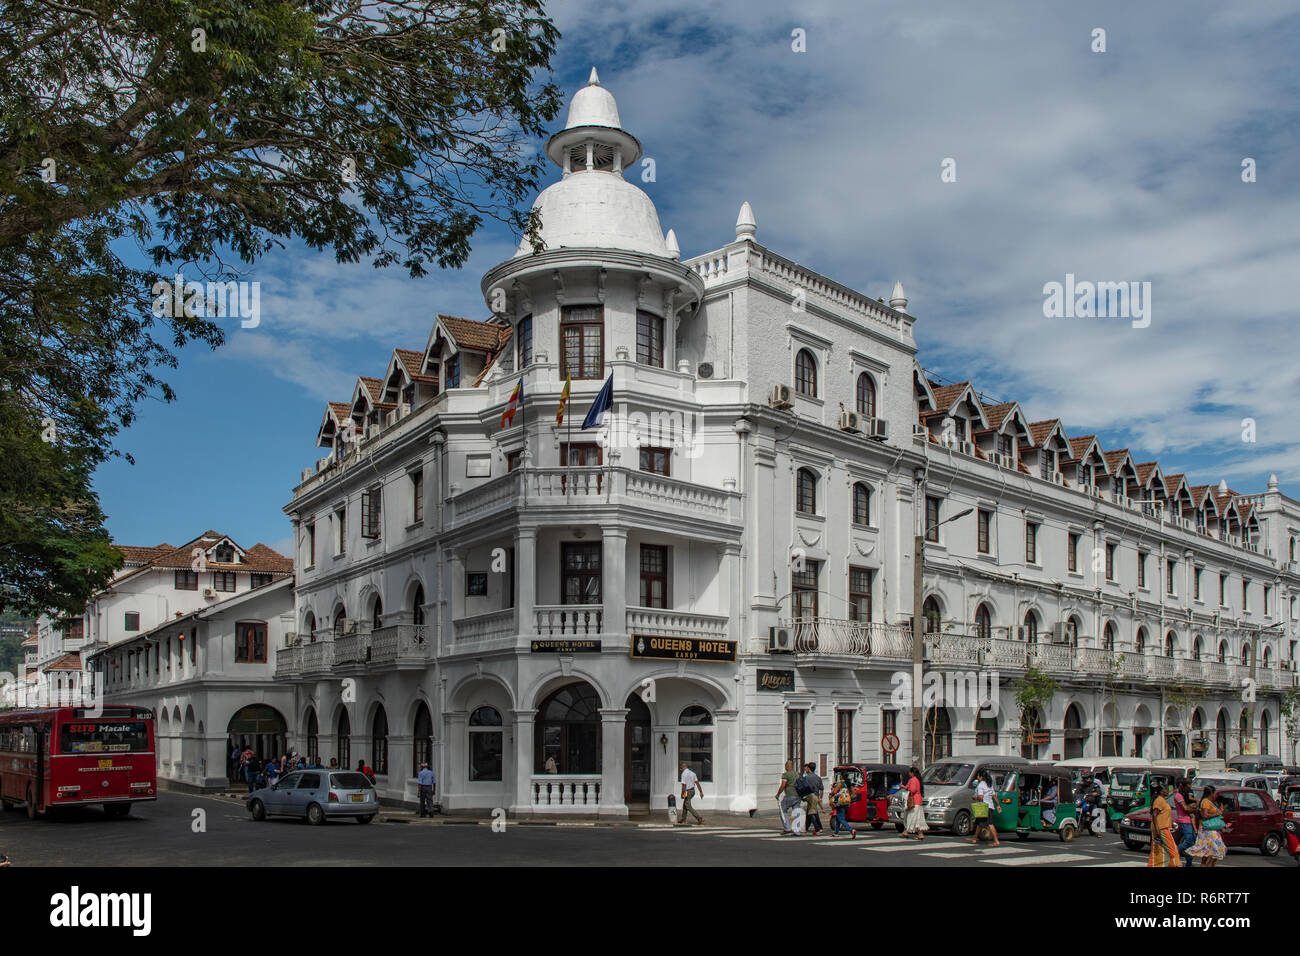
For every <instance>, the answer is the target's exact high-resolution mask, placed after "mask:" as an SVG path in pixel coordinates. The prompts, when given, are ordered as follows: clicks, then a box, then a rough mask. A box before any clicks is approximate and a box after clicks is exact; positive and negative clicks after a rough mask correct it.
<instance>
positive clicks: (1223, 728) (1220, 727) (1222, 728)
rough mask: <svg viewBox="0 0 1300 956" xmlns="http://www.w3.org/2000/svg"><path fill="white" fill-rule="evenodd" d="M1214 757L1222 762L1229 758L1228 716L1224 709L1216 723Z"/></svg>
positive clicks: (1220, 711)
mask: <svg viewBox="0 0 1300 956" xmlns="http://www.w3.org/2000/svg"><path fill="white" fill-rule="evenodd" d="M1214 755H1215V757H1217V758H1218V759H1220V760H1223V759H1225V758H1226V757H1227V756H1228V715H1227V714H1226V713H1225V712H1224V711H1223V710H1222V709H1220V710H1219V717H1218V719H1217V720H1216V721H1215V722H1214Z"/></svg>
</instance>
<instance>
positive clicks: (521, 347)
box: [515, 315, 533, 372]
mask: <svg viewBox="0 0 1300 956" xmlns="http://www.w3.org/2000/svg"><path fill="white" fill-rule="evenodd" d="M515 337H516V340H517V341H518V343H519V344H518V346H517V350H518V361H519V371H521V372H522V371H523V370H524V369H526V368H528V366H530V365H532V364H533V317H532V315H525V316H524V317H523V318H522V319H520V320H519V328H518V330H517V331H516V332H515Z"/></svg>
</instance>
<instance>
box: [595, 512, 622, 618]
mask: <svg viewBox="0 0 1300 956" xmlns="http://www.w3.org/2000/svg"><path fill="white" fill-rule="evenodd" d="M602 543H603V544H604V549H603V551H602V553H601V582H600V588H601V591H600V593H601V599H602V603H603V605H604V610H603V612H602V615H603V622H602V625H601V630H602V631H603V632H604V633H605V634H623V633H625V632H626V631H627V529H626V528H606V529H605V532H604V537H603V539H602Z"/></svg>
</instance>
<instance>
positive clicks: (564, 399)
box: [555, 375, 573, 428]
mask: <svg viewBox="0 0 1300 956" xmlns="http://www.w3.org/2000/svg"><path fill="white" fill-rule="evenodd" d="M572 384H573V376H572V375H568V376H565V379H564V391H562V392H560V410H559V411H557V412H556V413H555V427H556V428H559V427H560V426H561V425H563V424H564V410H565V409H566V408H568V407H569V386H571V385H572Z"/></svg>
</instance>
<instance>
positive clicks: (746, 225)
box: [736, 202, 758, 239]
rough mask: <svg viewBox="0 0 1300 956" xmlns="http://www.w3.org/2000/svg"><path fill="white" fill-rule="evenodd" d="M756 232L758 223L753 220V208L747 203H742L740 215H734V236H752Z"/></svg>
mask: <svg viewBox="0 0 1300 956" xmlns="http://www.w3.org/2000/svg"><path fill="white" fill-rule="evenodd" d="M756 232H758V223H757V222H755V221H754V209H753V207H751V206H750V205H749V203H747V202H746V203H742V204H741V206H740V215H739V216H737V217H736V238H737V239H749V238H753V236H754V233H756Z"/></svg>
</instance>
